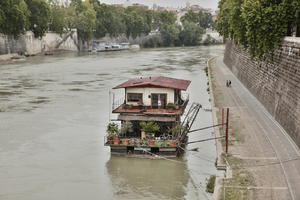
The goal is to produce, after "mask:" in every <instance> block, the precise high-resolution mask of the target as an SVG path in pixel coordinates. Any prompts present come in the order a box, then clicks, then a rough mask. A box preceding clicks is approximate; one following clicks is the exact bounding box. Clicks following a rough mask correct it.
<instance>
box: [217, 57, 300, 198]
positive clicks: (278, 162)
mask: <svg viewBox="0 0 300 200" xmlns="http://www.w3.org/2000/svg"><path fill="white" fill-rule="evenodd" d="M212 71H213V72H214V73H215V74H214V76H216V77H215V79H216V80H217V89H218V88H219V89H220V87H223V88H221V92H220V93H222V94H221V95H223V96H222V97H223V99H227V103H225V105H223V106H228V107H238V111H239V112H240V113H241V112H244V113H245V115H244V116H243V118H244V119H245V120H246V121H247V118H248V119H249V123H248V122H246V123H245V124H244V125H245V126H244V128H243V130H245V131H247V132H248V134H251V135H249V138H250V137H251V138H252V140H250V141H251V142H252V141H253V143H252V144H251V143H250V144H249V142H248V141H245V144H241V148H244V149H247V148H248V150H250V151H251V148H252V149H253V151H254V152H256V154H255V155H254V156H253V155H250V156H249V155H240V156H241V157H244V158H245V159H247V157H249V158H252V156H253V158H255V157H256V158H258V157H260V156H261V158H262V159H265V160H267V161H268V163H269V164H267V165H264V164H262V165H261V166H260V165H259V164H257V168H259V167H261V168H263V167H267V169H265V171H266V173H265V174H264V175H265V177H264V178H265V179H267V180H271V181H272V180H275V181H274V182H273V183H270V185H272V186H274V188H273V189H276V188H283V189H284V188H287V192H286V193H285V195H284V196H281V197H279V196H277V198H276V197H275V199H291V200H300V151H299V148H298V147H297V146H296V144H295V143H294V142H293V141H292V139H291V138H290V137H289V136H288V134H287V133H286V132H285V131H284V130H283V128H282V127H281V126H280V125H279V124H278V123H277V122H276V121H275V120H274V118H273V117H272V116H271V115H270V114H269V113H268V112H267V110H266V109H265V108H264V107H263V106H262V104H261V103H260V102H259V101H258V100H257V99H256V98H255V97H254V96H253V95H252V94H251V93H250V92H249V91H248V90H247V89H246V88H245V87H244V86H243V84H242V83H241V82H240V81H239V80H238V79H237V78H236V77H235V76H234V75H233V73H232V72H231V71H230V70H229V69H228V68H227V67H226V65H225V64H224V63H223V57H217V58H216V59H214V60H213V62H212ZM227 79H230V80H231V81H232V87H231V88H226V87H225V86H221V85H222V84H223V83H224V85H225V82H226V80H227ZM218 84H219V85H218ZM224 101H225V102H226V100H224ZM245 120H244V121H245ZM245 131H244V132H245ZM247 142H248V143H247ZM274 158H275V159H274ZM254 160H255V159H254ZM273 166H274V167H273ZM275 166H276V167H277V168H276V169H275ZM272 167H273V168H274V174H272V173H268V169H269V170H273V169H272ZM271 176H274V177H275V178H274V177H271ZM276 176H278V177H279V176H282V178H281V179H280V178H278V179H276ZM267 180H266V182H268V181H267ZM280 180H281V182H280ZM269 182H270V181H269ZM278 184H279V185H278ZM283 184H284V185H283ZM275 186H277V187H275ZM262 188H263V187H262ZM271 196H272V195H271ZM272 198H273V197H272Z"/></svg>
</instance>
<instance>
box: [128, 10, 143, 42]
mask: <svg viewBox="0 0 300 200" xmlns="http://www.w3.org/2000/svg"><path fill="white" fill-rule="evenodd" d="M125 24H126V36H127V37H129V36H131V37H132V38H136V37H137V36H140V35H141V34H142V33H144V31H143V30H144V20H143V18H142V17H141V16H140V15H138V13H137V12H135V11H133V12H129V13H126V15H125Z"/></svg>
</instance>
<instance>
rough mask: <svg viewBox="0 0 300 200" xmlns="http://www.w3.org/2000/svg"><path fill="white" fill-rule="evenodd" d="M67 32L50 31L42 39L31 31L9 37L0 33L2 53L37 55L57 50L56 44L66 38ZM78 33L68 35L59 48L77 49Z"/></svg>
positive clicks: (0, 51) (0, 50)
mask: <svg viewBox="0 0 300 200" xmlns="http://www.w3.org/2000/svg"><path fill="white" fill-rule="evenodd" d="M66 35H67V34H63V35H59V34H57V33H51V32H48V33H46V34H45V36H44V37H43V38H41V39H38V38H35V37H34V35H33V33H32V32H31V31H27V32H26V33H25V34H24V35H21V36H19V37H18V38H9V37H7V36H5V35H0V55H1V54H10V53H27V54H29V55H35V54H38V53H42V52H46V51H52V50H55V46H56V45H57V44H58V43H59V42H60V41H62V40H63V39H64V37H65V36H66ZM76 42H77V33H76V32H74V33H73V34H72V37H68V39H66V41H64V42H63V43H62V44H61V45H60V46H59V48H58V49H61V50H70V51H77V46H76Z"/></svg>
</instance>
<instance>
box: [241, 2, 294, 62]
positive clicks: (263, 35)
mask: <svg viewBox="0 0 300 200" xmlns="http://www.w3.org/2000/svg"><path fill="white" fill-rule="evenodd" d="M291 3H292V0H283V1H278V3H277V2H274V1H273V2H272V1H268V0H262V1H258V0H245V2H244V4H243V5H242V11H243V13H242V17H243V19H244V21H245V27H246V29H247V32H246V37H247V41H248V43H249V45H250V46H249V50H250V53H251V54H252V55H255V56H258V57H259V58H262V57H263V56H264V54H265V53H269V52H272V50H274V49H275V48H276V47H277V46H278V45H279V44H280V43H281V41H282V38H283V37H284V36H286V35H287V32H288V24H289V22H290V21H291V20H293V18H294V17H295V16H294V15H295V9H294V8H293V6H292V4H291Z"/></svg>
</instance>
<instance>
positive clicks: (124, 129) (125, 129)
mask: <svg viewBox="0 0 300 200" xmlns="http://www.w3.org/2000/svg"><path fill="white" fill-rule="evenodd" d="M120 132H121V134H123V135H125V134H127V133H132V132H133V125H132V123H131V122H130V121H125V122H124V123H123V124H122V126H121V130H120Z"/></svg>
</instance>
